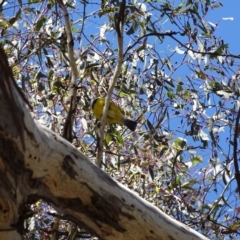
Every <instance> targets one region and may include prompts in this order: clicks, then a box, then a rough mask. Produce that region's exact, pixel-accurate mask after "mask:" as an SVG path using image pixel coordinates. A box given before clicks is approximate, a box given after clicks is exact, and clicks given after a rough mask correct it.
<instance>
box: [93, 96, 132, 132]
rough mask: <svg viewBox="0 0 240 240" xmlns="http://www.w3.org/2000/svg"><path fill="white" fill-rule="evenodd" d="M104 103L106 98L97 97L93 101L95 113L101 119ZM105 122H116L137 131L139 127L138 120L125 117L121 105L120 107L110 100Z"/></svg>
mask: <svg viewBox="0 0 240 240" xmlns="http://www.w3.org/2000/svg"><path fill="white" fill-rule="evenodd" d="M104 104H105V98H96V99H94V100H93V101H92V110H93V114H94V116H95V117H96V119H97V120H101V117H102V112H103V107H104ZM105 122H106V123H107V124H111V123H116V124H120V125H125V126H126V127H127V128H128V129H130V130H131V131H135V129H136V127H137V122H136V121H133V120H130V119H127V118H125V116H124V115H123V113H122V111H121V109H120V107H118V106H117V105H116V104H115V103H113V102H110V104H109V108H108V113H107V117H106V120H105Z"/></svg>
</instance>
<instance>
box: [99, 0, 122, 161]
mask: <svg viewBox="0 0 240 240" xmlns="http://www.w3.org/2000/svg"><path fill="white" fill-rule="evenodd" d="M125 7H126V0H123V1H122V3H121V5H120V9H119V13H118V20H117V22H116V32H117V36H118V62H117V65H116V68H115V71H114V74H113V79H112V82H111V84H110V86H109V89H108V93H107V96H106V99H105V105H104V108H103V113H102V118H101V121H100V127H99V129H98V152H97V158H96V164H97V165H98V166H101V163H102V159H103V141H104V136H105V134H104V128H105V119H106V117H107V113H108V108H109V104H110V101H111V98H112V93H113V89H114V86H115V83H116V81H117V79H118V76H119V73H120V71H121V67H122V63H123V26H124V14H125Z"/></svg>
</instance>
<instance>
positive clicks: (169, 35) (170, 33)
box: [124, 31, 240, 59]
mask: <svg viewBox="0 0 240 240" xmlns="http://www.w3.org/2000/svg"><path fill="white" fill-rule="evenodd" d="M177 34H181V33H180V32H173V31H171V32H165V33H158V32H153V33H148V34H145V35H143V36H142V37H140V38H138V39H137V41H136V42H135V43H134V44H132V45H131V46H129V47H128V48H127V50H126V51H125V53H124V56H125V55H126V54H127V52H128V51H129V50H130V49H132V48H133V47H134V46H136V44H138V43H139V42H140V41H141V40H142V39H144V38H146V37H151V36H157V37H164V36H168V37H170V38H172V39H173V40H174V41H176V42H177V43H178V44H179V45H180V46H181V47H183V48H185V49H186V50H187V51H192V52H193V53H200V54H214V52H203V51H197V50H194V49H192V48H189V47H187V46H186V44H184V43H182V42H181V41H179V40H178V39H177V38H176V37H174V35H177ZM217 56H222V57H233V58H238V59H240V55H233V54H217Z"/></svg>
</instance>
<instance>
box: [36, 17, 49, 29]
mask: <svg viewBox="0 0 240 240" xmlns="http://www.w3.org/2000/svg"><path fill="white" fill-rule="evenodd" d="M46 21H47V18H46V17H42V18H40V19H39V20H38V21H37V23H36V27H35V30H36V31H37V32H39V30H40V29H41V28H42V26H43V25H44V23H46Z"/></svg>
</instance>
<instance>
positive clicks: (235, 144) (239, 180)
mask: <svg viewBox="0 0 240 240" xmlns="http://www.w3.org/2000/svg"><path fill="white" fill-rule="evenodd" d="M239 118H240V107H239V109H238V115H237V118H236V125H235V133H234V139H233V161H234V168H235V178H236V180H237V185H238V193H239V195H240V172H239V167H238V157H237V154H238V142H237V140H238V129H239Z"/></svg>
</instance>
